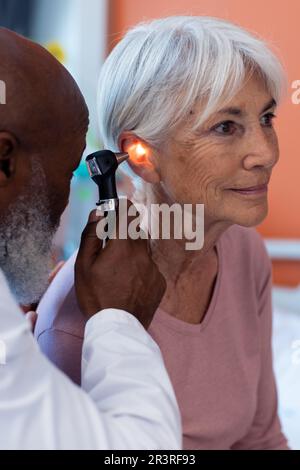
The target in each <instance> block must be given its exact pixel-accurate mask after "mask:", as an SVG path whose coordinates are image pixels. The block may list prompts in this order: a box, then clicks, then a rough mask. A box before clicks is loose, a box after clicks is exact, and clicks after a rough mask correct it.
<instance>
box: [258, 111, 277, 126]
mask: <svg viewBox="0 0 300 470" xmlns="http://www.w3.org/2000/svg"><path fill="white" fill-rule="evenodd" d="M275 118H276V116H275V114H274V113H268V114H265V115H264V116H263V117H262V118H261V123H262V125H263V126H266V127H272V126H273V120H274V119H275Z"/></svg>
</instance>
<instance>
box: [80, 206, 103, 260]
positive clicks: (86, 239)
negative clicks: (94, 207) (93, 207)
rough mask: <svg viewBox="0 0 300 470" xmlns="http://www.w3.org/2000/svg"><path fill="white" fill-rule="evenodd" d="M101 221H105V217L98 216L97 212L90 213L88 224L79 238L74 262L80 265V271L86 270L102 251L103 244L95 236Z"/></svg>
mask: <svg viewBox="0 0 300 470" xmlns="http://www.w3.org/2000/svg"><path fill="white" fill-rule="evenodd" d="M103 220H105V216H104V214H102V215H100V212H99V211H93V212H91V213H90V216H89V220H88V223H87V225H86V227H85V229H84V231H83V233H82V236H81V242H80V248H79V252H78V255H77V260H76V264H77V265H78V264H80V266H81V268H82V269H88V268H89V267H90V266H91V264H92V263H93V261H94V260H95V258H96V257H97V255H98V253H99V251H101V249H102V246H103V242H102V240H101V239H100V238H99V237H98V235H97V226H98V224H99V223H101V222H103Z"/></svg>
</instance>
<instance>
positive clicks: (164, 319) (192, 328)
mask: <svg viewBox="0 0 300 470" xmlns="http://www.w3.org/2000/svg"><path fill="white" fill-rule="evenodd" d="M221 239H222V236H221V237H220V238H219V240H218V241H217V243H216V250H217V256H218V273H217V279H216V282H215V287H214V291H213V295H212V298H211V301H210V304H209V307H208V309H207V312H206V315H205V317H204V319H203V321H202V322H201V323H199V324H192V323H187V322H185V321H183V320H180V319H178V318H175V317H173V316H172V315H170V314H169V313H167V312H165V311H164V310H163V309H162V308H160V307H159V308H158V310H157V312H156V314H155V317H154V320H153V323H154V322H157V323H160V324H162V325H164V326H166V327H167V328H168V329H169V330H171V331H173V332H175V333H180V334H182V335H184V336H197V335H199V333H200V332H201V331H204V330H205V328H206V327H207V325H208V324H209V322H210V319H211V317H212V316H213V313H214V311H215V306H216V304H217V300H218V296H219V291H220V285H221V282H222V272H223V256H222V247H221Z"/></svg>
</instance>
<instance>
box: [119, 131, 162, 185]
mask: <svg viewBox="0 0 300 470" xmlns="http://www.w3.org/2000/svg"><path fill="white" fill-rule="evenodd" d="M118 144H119V148H120V149H121V151H122V152H126V153H129V156H130V159H129V161H128V163H129V165H130V167H131V169H132V170H133V171H134V172H135V173H136V175H138V176H139V177H140V178H142V179H143V180H144V181H147V183H151V184H156V183H159V182H160V180H161V178H160V172H159V168H158V164H157V155H155V153H154V151H153V149H152V148H151V147H150V146H149V145H147V144H146V142H144V141H143V140H142V139H140V138H139V137H137V136H136V135H134V134H133V133H132V132H123V133H122V134H121V135H120V137H119V141H118Z"/></svg>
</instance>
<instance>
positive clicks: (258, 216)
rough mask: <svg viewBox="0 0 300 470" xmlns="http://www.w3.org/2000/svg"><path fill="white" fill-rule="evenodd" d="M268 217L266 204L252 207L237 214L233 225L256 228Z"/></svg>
mask: <svg viewBox="0 0 300 470" xmlns="http://www.w3.org/2000/svg"><path fill="white" fill-rule="evenodd" d="M267 215H268V204H267V203H266V204H265V205H262V206H257V207H253V208H251V209H248V210H247V211H242V212H241V213H240V214H237V215H236V217H235V219H236V220H235V221H234V222H233V223H235V224H237V225H241V226H243V227H256V226H257V225H260V224H261V223H262V222H263V221H264V220H265V218H266V217H267Z"/></svg>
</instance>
